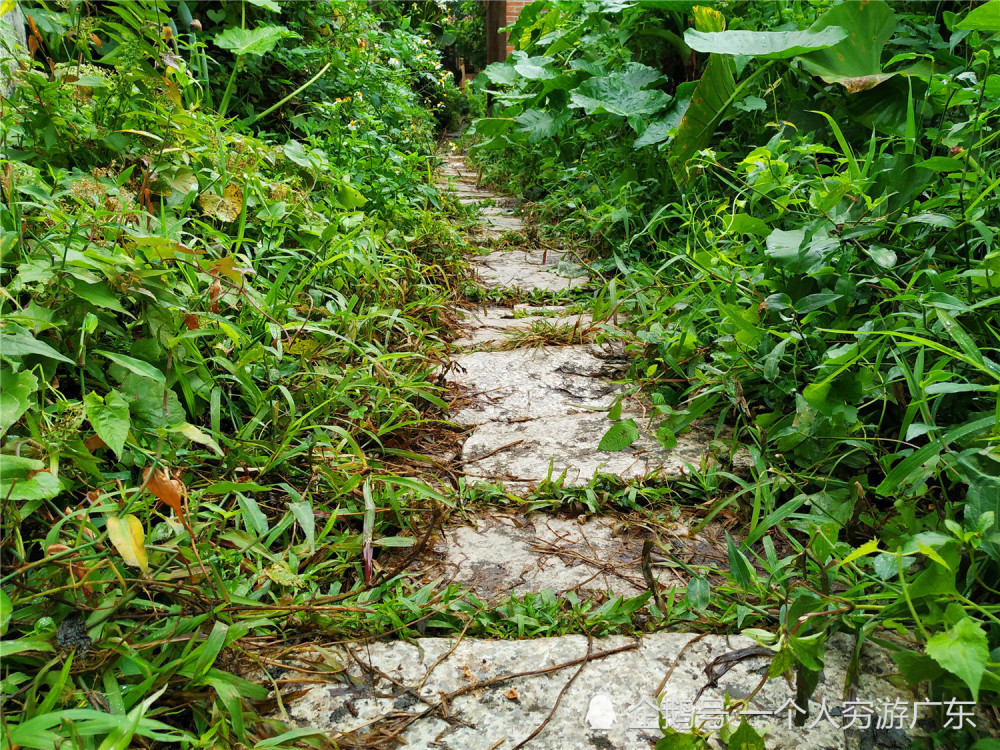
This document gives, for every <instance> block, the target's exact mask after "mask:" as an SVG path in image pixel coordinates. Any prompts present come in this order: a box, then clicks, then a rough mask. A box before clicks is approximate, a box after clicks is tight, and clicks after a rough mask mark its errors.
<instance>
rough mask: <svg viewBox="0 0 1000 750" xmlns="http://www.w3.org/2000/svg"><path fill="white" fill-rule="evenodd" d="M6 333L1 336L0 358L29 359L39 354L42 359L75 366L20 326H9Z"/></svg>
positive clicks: (71, 361) (67, 358) (68, 359)
mask: <svg viewBox="0 0 1000 750" xmlns="http://www.w3.org/2000/svg"><path fill="white" fill-rule="evenodd" d="M5 331H9V333H4V334H2V335H0V357H2V358H3V359H6V360H9V359H10V358H11V357H27V356H29V355H32V354H37V355H38V356H40V357H46V358H48V359H55V360H57V361H59V362H66V363H68V364H73V360H71V359H70V358H69V357H67V356H65V355H62V354H60V353H59V352H57V351H56V350H55V349H53V348H52V347H51V346H49V345H48V344H46V343H45V342H43V341H39V340H38V339H36V338H35V337H34V336H32V335H31V334H30V333H29V332H28V331H26V330H24V329H23V328H21V327H20V326H15V325H12V324H11V325H7V326H6V327H5Z"/></svg>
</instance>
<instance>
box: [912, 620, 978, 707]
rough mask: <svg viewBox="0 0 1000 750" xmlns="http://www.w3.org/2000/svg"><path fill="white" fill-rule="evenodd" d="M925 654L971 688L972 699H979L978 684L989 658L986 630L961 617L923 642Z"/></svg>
mask: <svg viewBox="0 0 1000 750" xmlns="http://www.w3.org/2000/svg"><path fill="white" fill-rule="evenodd" d="M927 655H928V656H930V657H931V658H932V659H934V661H936V662H937V663H938V664H940V665H941V666H942V667H944V668H945V669H947V670H948V671H949V672H951V673H952V674H953V675H956V676H958V677H959V678H961V680H962V682H964V683H965V684H966V685H968V686H969V690H971V691H972V699H973V700H978V699H979V683H980V682H982V679H983V673H984V672H985V671H986V662H987V661H989V658H990V647H989V643H988V641H987V638H986V632H985V631H984V630H983V629H982V627H981V626H980V625H978V624H977V623H976V622H975V621H973V620H972V618H970V617H964V618H962V619H961V620H959V621H958V622H957V623H955V625H954V626H953V627H952V628H950V629H949V630H948V631H946V632H944V633H938V634H937V635H934V636H932V637H931V639H930V640H929V641H927Z"/></svg>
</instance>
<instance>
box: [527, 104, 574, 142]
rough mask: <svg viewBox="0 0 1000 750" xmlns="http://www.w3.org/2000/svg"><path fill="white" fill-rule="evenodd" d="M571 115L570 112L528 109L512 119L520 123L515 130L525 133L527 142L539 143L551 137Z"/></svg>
mask: <svg viewBox="0 0 1000 750" xmlns="http://www.w3.org/2000/svg"><path fill="white" fill-rule="evenodd" d="M572 116H573V115H572V114H571V113H570V112H559V113H554V112H551V111H549V110H541V109H529V110H528V111H527V112H524V113H523V114H520V115H518V116H517V117H515V118H514V119H515V120H517V123H518V125H520V127H519V128H518V129H517V132H519V133H527V134H528V142H529V143H539V142H540V141H545V140H548V139H549V138H552V137H553V136H554V135H555V134H556V133H558V132H559V131H560V130H561V129H562V126H563V125H565V124H566V123H567V122H569V120H570V118H571V117H572Z"/></svg>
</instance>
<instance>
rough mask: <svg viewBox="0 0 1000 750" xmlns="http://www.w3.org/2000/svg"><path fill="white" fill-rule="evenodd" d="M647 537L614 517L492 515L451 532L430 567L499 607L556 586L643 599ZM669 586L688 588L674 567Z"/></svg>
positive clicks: (665, 580)
mask: <svg viewBox="0 0 1000 750" xmlns="http://www.w3.org/2000/svg"><path fill="white" fill-rule="evenodd" d="M642 543H643V540H642V538H641V537H640V536H639V535H637V534H633V533H631V532H629V531H627V530H626V529H625V528H624V526H622V525H621V524H616V523H615V522H614V521H612V520H610V519H607V518H593V519H590V520H589V521H586V522H585V523H579V522H578V521H577V520H576V519H566V518H560V517H553V516H547V515H545V514H540V513H536V514H533V515H531V516H527V517H525V516H522V515H520V514H515V513H511V514H503V513H490V514H483V515H479V516H477V517H475V519H474V524H471V525H461V526H454V527H448V528H446V529H445V532H444V535H443V537H442V538H441V539H440V540H438V542H437V544H436V545H435V546H434V549H433V551H432V553H431V555H429V557H428V559H427V560H425V561H424V565H427V566H428V567H427V568H426V570H425V573H424V576H425V578H427V579H434V578H438V577H444V578H445V579H446V580H449V581H451V580H454V581H456V582H459V583H461V584H462V585H463V586H467V587H469V588H471V589H472V590H473V591H475V592H476V595H477V596H479V597H480V598H481V599H483V600H485V601H487V602H490V603H497V602H499V601H501V600H503V599H506V598H507V597H509V596H510V595H511V594H517V595H522V594H526V593H538V592H540V591H543V590H544V589H551V590H552V591H553V592H555V594H556V595H562V594H565V593H566V592H568V591H574V590H575V591H578V592H579V593H580V596H581V598H586V597H588V596H591V595H594V594H598V595H603V594H607V593H609V592H610V593H612V594H614V595H620V596H624V597H632V596H638V595H639V594H641V593H642V592H643V591H644V590H645V588H646V586H645V583H644V582H643V578H642V570H641V568H640V567H639V560H640V557H641V554H642ZM659 580H660V583H661V584H662V585H664V586H670V585H685V582H684V581H682V580H681V579H680V578H678V577H677V576H675V575H674V574H673V573H672V572H671V571H669V570H666V571H664V572H663V574H662V575H661V576H660V579H659Z"/></svg>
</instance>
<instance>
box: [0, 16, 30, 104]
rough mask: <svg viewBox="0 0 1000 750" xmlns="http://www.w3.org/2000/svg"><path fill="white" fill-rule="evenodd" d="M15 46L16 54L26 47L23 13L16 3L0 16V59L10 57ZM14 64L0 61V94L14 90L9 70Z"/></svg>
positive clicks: (11, 61)
mask: <svg viewBox="0 0 1000 750" xmlns="http://www.w3.org/2000/svg"><path fill="white" fill-rule="evenodd" d="M15 47H19V48H20V50H19V52H18V54H23V52H24V50H26V49H27V47H28V40H27V37H26V36H25V33H24V14H23V13H22V12H21V6H20V5H18V4H17V3H15V4H14V9H13V10H10V11H8V12H7V13H4V14H3V16H0V60H4V58H10V57H12V55H13V54H14V53H13V50H14V49H15ZM15 65H17V63H16V62H14V61H13V60H9V59H7V60H4V61H3V62H2V63H0V96H10V93H11V91H13V90H14V79H13V78H12V77H11V70H12V69H13V66H15Z"/></svg>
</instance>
